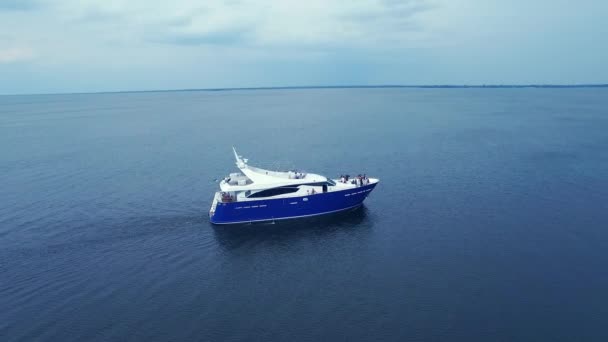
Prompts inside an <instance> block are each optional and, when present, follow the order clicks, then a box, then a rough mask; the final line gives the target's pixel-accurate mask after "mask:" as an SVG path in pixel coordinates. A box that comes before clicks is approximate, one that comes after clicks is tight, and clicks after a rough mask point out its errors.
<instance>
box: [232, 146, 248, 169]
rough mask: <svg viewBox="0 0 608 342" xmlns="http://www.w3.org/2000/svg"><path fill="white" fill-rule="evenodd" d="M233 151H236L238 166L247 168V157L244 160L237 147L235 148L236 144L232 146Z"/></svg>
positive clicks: (235, 156)
mask: <svg viewBox="0 0 608 342" xmlns="http://www.w3.org/2000/svg"><path fill="white" fill-rule="evenodd" d="M232 152H234V158H235V159H236V166H237V167H238V168H239V169H243V168H245V164H246V163H247V159H245V160H243V159H242V158H241V156H239V155H238V153H236V149H235V148H234V146H232Z"/></svg>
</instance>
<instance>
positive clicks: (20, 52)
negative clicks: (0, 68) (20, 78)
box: [0, 47, 34, 63]
mask: <svg viewBox="0 0 608 342" xmlns="http://www.w3.org/2000/svg"><path fill="white" fill-rule="evenodd" d="M33 57H34V54H33V52H32V50H31V49H28V48H18V47H14V48H8V49H0V63H15V62H23V61H27V60H30V59H32V58H33Z"/></svg>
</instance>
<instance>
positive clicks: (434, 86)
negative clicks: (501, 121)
mask: <svg viewBox="0 0 608 342" xmlns="http://www.w3.org/2000/svg"><path fill="white" fill-rule="evenodd" d="M365 88H369V89H373V88H413V89H415V88H418V89H466V88H473V89H478V88H490V89H500V88H608V83H588V84H587V83H581V84H462V85H458V84H427V85H424V84H419V85H407V84H381V85H301V86H268V87H224V88H183V89H154V90H109V91H83V92H57V93H22V94H0V96H31V95H86V94H121V93H162V92H186V91H193V92H194V91H240V90H298V89H365Z"/></svg>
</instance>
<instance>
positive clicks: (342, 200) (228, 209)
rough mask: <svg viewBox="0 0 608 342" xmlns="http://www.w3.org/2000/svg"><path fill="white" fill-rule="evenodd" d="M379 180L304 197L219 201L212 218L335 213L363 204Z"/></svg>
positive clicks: (268, 218)
mask: <svg viewBox="0 0 608 342" xmlns="http://www.w3.org/2000/svg"><path fill="white" fill-rule="evenodd" d="M377 184H378V183H374V184H369V185H365V186H360V187H357V188H353V189H348V190H342V191H332V192H327V193H318V194H314V195H309V196H302V197H290V198H277V199H264V200H259V201H246V202H230V203H218V204H217V207H216V209H215V213H214V214H213V216H210V217H209V219H210V220H211V223H214V224H234V223H249V222H261V221H274V220H284V219H291V218H299V217H310V216H316V215H324V214H330V213H335V212H339V211H342V210H347V209H350V208H355V207H358V206H360V205H361V204H362V203H363V200H365V198H366V197H367V196H368V195H369V194H370V193H371V192H372V190H373V189H374V188H375V187H376V185H377Z"/></svg>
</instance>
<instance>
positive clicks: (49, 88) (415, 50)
mask: <svg viewBox="0 0 608 342" xmlns="http://www.w3.org/2000/svg"><path fill="white" fill-rule="evenodd" d="M581 83H586V84H588V83H608V1H606V0H578V1H570V0H568V1H566V0H527V1H524V0H500V1H499V0H350V1H339V0H336V1H329V0H300V1H292V0H257V1H250V0H225V1H214V0H207V1H203V0H172V1H166V0H87V1H83V0H0V94H28V93H63V92H97V91H127V90H157V89H194V88H196V89H200V88H230V87H276V86H311V85H432V84H453V85H461V84H469V85H472V84H581Z"/></svg>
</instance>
